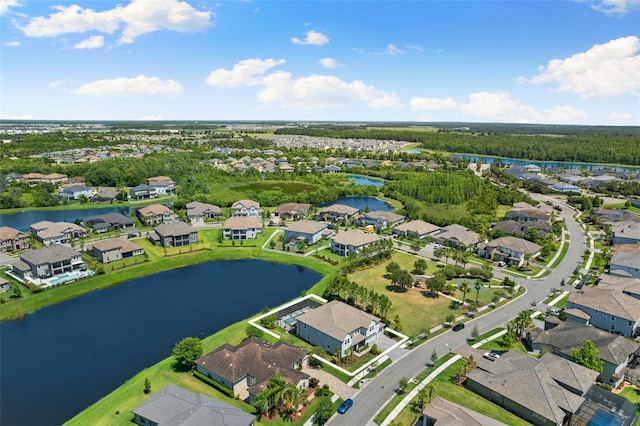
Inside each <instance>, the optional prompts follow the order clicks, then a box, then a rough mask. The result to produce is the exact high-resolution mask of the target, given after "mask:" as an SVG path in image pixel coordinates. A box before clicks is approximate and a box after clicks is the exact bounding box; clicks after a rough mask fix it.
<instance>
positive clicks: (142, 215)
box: [136, 204, 178, 226]
mask: <svg viewBox="0 0 640 426" xmlns="http://www.w3.org/2000/svg"><path fill="white" fill-rule="evenodd" d="M136 215H137V216H138V219H140V222H142V223H144V224H145V225H146V226H151V225H157V224H159V223H170V222H175V221H177V220H178V215H177V214H175V213H174V212H173V210H171V209H170V208H169V207H167V206H165V205H164V204H151V205H149V206H144V207H140V208H139V209H138V210H136Z"/></svg>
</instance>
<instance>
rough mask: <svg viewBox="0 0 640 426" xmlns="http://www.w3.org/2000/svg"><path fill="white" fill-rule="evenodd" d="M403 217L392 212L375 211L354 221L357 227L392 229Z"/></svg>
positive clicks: (364, 214)
mask: <svg viewBox="0 0 640 426" xmlns="http://www.w3.org/2000/svg"><path fill="white" fill-rule="evenodd" d="M404 219H405V216H402V215H399V214H397V213H393V212H386V211H383V210H376V211H372V212H369V213H363V214H362V215H360V216H359V217H358V219H356V223H357V224H358V225H359V226H367V225H373V226H374V227H375V228H376V229H386V228H393V227H394V226H397V225H399V224H401V223H402V222H403V221H404Z"/></svg>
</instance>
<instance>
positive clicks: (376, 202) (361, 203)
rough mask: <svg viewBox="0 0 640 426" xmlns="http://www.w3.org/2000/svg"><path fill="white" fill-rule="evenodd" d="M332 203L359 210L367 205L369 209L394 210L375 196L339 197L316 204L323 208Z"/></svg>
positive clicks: (362, 209)
mask: <svg viewBox="0 0 640 426" xmlns="http://www.w3.org/2000/svg"><path fill="white" fill-rule="evenodd" d="M334 204H344V205H345V206H349V207H355V208H356V209H359V210H360V211H364V210H365V209H366V208H367V207H369V210H370V211H376V210H382V211H385V212H390V211H393V210H394V208H393V207H391V206H389V205H388V204H387V203H385V202H384V201H382V200H380V199H378V198H376V197H340V198H338V199H337V200H335V201H331V202H329V203H322V204H318V205H317V207H319V208H323V207H328V206H332V205H334Z"/></svg>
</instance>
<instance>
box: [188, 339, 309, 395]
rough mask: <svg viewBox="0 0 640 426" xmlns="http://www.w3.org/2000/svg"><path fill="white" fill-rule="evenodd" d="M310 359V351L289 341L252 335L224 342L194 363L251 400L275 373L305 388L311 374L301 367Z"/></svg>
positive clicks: (300, 387) (230, 388)
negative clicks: (265, 339) (237, 341)
mask: <svg viewBox="0 0 640 426" xmlns="http://www.w3.org/2000/svg"><path fill="white" fill-rule="evenodd" d="M308 362H309V355H308V354H307V352H306V351H304V350H303V349H300V348H298V347H296V346H293V345H291V344H289V343H286V342H283V341H278V342H277V343H275V344H271V343H267V342H265V341H263V340H261V339H259V338H257V337H249V338H248V339H246V340H245V341H244V342H242V343H240V344H239V345H237V346H233V345H230V344H228V343H225V344H224V345H222V346H220V347H219V348H218V349H216V350H214V351H213V352H209V353H208V354H206V355H204V356H203V357H202V358H199V359H197V360H196V361H195V364H196V370H197V371H198V372H199V373H200V374H202V375H204V376H206V377H208V378H209V379H211V380H213V381H214V382H216V383H219V384H220V385H222V386H223V387H225V388H227V389H229V390H231V391H232V392H233V394H234V395H235V396H236V397H237V398H238V399H240V400H243V401H246V402H248V403H251V402H253V400H254V399H255V397H256V396H257V395H258V394H259V393H260V392H261V391H263V390H264V389H266V387H267V384H268V382H269V378H271V376H273V375H275V374H278V375H280V377H281V378H282V379H283V380H284V381H285V382H286V383H291V384H293V385H295V386H296V387H297V388H298V389H301V390H304V389H306V388H307V387H308V385H309V376H308V375H307V374H305V373H303V372H301V371H299V369H300V368H302V367H303V366H306V365H307V364H308Z"/></svg>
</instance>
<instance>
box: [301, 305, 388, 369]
mask: <svg viewBox="0 0 640 426" xmlns="http://www.w3.org/2000/svg"><path fill="white" fill-rule="evenodd" d="M296 321H297V322H296V335H297V336H298V337H300V338H301V339H303V340H305V341H307V342H309V343H311V344H312V345H315V346H318V347H321V348H322V349H323V350H325V351H326V352H328V353H330V354H332V355H337V356H338V357H340V358H342V357H344V356H346V355H347V354H348V353H350V352H352V351H355V352H360V351H362V350H363V349H364V348H365V347H366V346H368V345H373V344H374V343H375V342H376V340H377V339H378V337H379V336H380V334H381V333H383V332H384V324H383V323H382V322H381V321H380V318H378V317H376V316H373V315H371V314H368V313H367V312H364V311H361V310H360V309H357V308H354V307H353V306H349V305H347V304H346V303H343V302H340V301H337V300H333V301H331V302H329V303H327V304H325V305H322V306H320V307H317V308H315V309H313V310H311V311H309V312H306V313H304V314H302V315H300V316H298V317H296Z"/></svg>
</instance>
